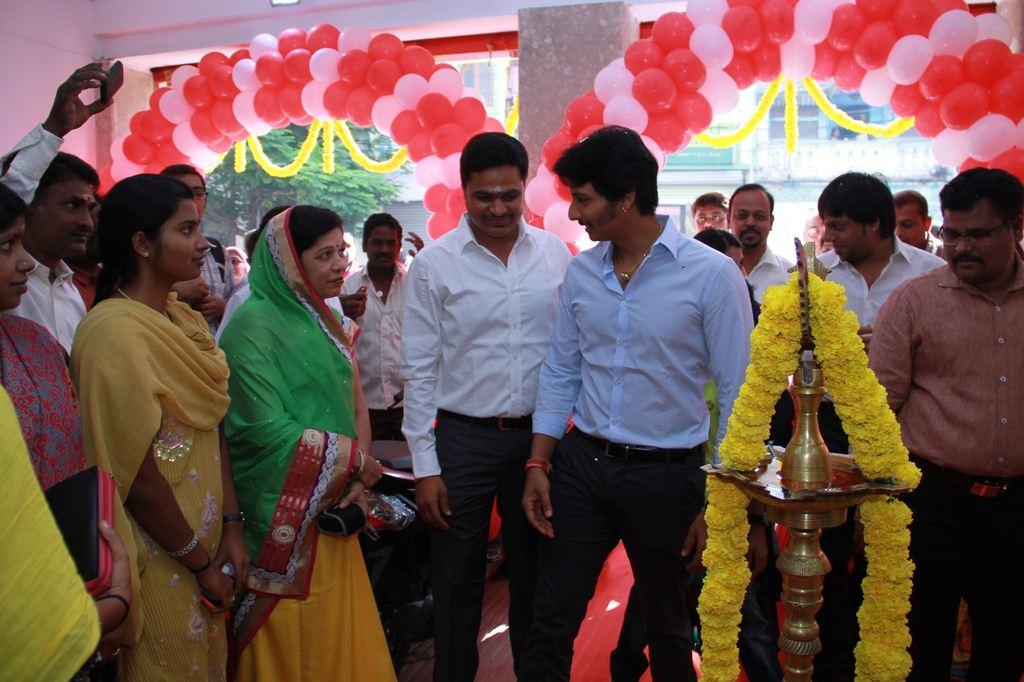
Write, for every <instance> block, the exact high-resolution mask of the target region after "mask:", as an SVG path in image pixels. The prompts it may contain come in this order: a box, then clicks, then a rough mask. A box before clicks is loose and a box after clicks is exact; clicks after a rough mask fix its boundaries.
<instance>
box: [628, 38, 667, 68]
mask: <svg viewBox="0 0 1024 682" xmlns="http://www.w3.org/2000/svg"><path fill="white" fill-rule="evenodd" d="M664 58H665V53H664V52H662V51H661V48H659V47H658V46H657V44H655V42H654V41H653V40H651V39H650V38H643V39H641V40H638V41H636V42H635V43H633V44H632V45H630V46H629V47H627V48H626V56H625V60H626V68H627V69H629V70H630V71H631V72H632V73H633V75H634V76H635V75H636V74H638V73H640V72H641V71H643V70H644V69H653V68H657V67H659V66H661V60H662V59H664Z"/></svg>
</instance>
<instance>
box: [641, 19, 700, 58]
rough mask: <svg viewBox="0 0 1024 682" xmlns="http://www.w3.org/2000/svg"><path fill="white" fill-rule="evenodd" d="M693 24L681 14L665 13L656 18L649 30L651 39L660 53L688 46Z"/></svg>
mask: <svg viewBox="0 0 1024 682" xmlns="http://www.w3.org/2000/svg"><path fill="white" fill-rule="evenodd" d="M692 33H693V22H692V21H690V17H688V16H686V14H684V13H683V12H666V13H665V14H662V15H661V16H660V17H658V20H657V21H655V22H654V28H653V29H652V30H651V38H653V39H654V42H655V44H656V45H657V46H658V47H659V48H661V51H662V52H671V51H672V50H677V49H679V48H687V47H689V46H690V35H691V34H692Z"/></svg>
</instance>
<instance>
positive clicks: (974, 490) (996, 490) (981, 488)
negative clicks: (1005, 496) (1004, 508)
mask: <svg viewBox="0 0 1024 682" xmlns="http://www.w3.org/2000/svg"><path fill="white" fill-rule="evenodd" d="M1004 492H1006V486H1005V485H990V484H988V483H980V482H978V481H975V482H974V483H972V484H971V490H970V493H971V494H972V495H974V496H976V497H998V496H999V495H1001V494H1002V493H1004Z"/></svg>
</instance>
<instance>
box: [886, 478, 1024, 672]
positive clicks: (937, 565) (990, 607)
mask: <svg viewBox="0 0 1024 682" xmlns="http://www.w3.org/2000/svg"><path fill="white" fill-rule="evenodd" d="M905 501H906V502H907V504H908V505H909V506H910V509H911V511H913V512H914V520H913V522H912V523H911V525H910V558H911V559H912V560H913V562H914V567H915V568H914V589H913V593H912V594H911V598H910V619H909V620H910V636H911V639H912V642H911V645H910V654H911V656H912V657H913V659H914V665H913V669H912V670H911V673H910V677H908V678H907V679H908V680H922V681H924V680H928V681H931V680H948V679H949V672H950V666H951V664H952V658H953V640H954V638H955V636H956V624H957V612H958V610H959V607H960V600H961V599H963V600H964V601H966V602H967V610H968V613H969V615H970V618H971V663H970V667H969V668H968V671H967V679H968V680H984V681H985V682H1018V681H1019V680H1020V679H1021V675H1024V583H1022V575H1024V486H1018V487H1017V488H1016V489H1015V490H1012V491H1011V492H1009V493H1008V494H1006V495H1003V496H1000V497H991V498H987V497H977V496H973V495H971V494H970V493H968V492H967V491H966V490H963V489H961V488H958V487H955V486H953V485H951V484H949V483H947V482H945V481H944V480H942V479H941V478H939V477H937V476H935V475H933V474H930V473H928V472H924V475H923V477H922V479H921V484H920V485H919V486H918V487H917V489H916V490H914V491H913V492H912V493H909V494H908V495H906V496H905Z"/></svg>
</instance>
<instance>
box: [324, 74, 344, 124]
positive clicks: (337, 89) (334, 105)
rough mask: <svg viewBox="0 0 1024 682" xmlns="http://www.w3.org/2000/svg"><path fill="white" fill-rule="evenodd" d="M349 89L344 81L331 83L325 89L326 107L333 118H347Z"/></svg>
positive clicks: (339, 119)
mask: <svg viewBox="0 0 1024 682" xmlns="http://www.w3.org/2000/svg"><path fill="white" fill-rule="evenodd" d="M349 92H350V91H349V89H348V88H347V87H345V84H344V83H342V82H340V81H339V82H336V83H331V84H330V85H328V86H327V89H326V90H324V109H326V110H327V113H328V114H330V115H331V118H333V119H335V120H338V121H342V120H344V119H345V114H346V113H347V111H348V109H347V108H346V105H347V104H348V93H349Z"/></svg>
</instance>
